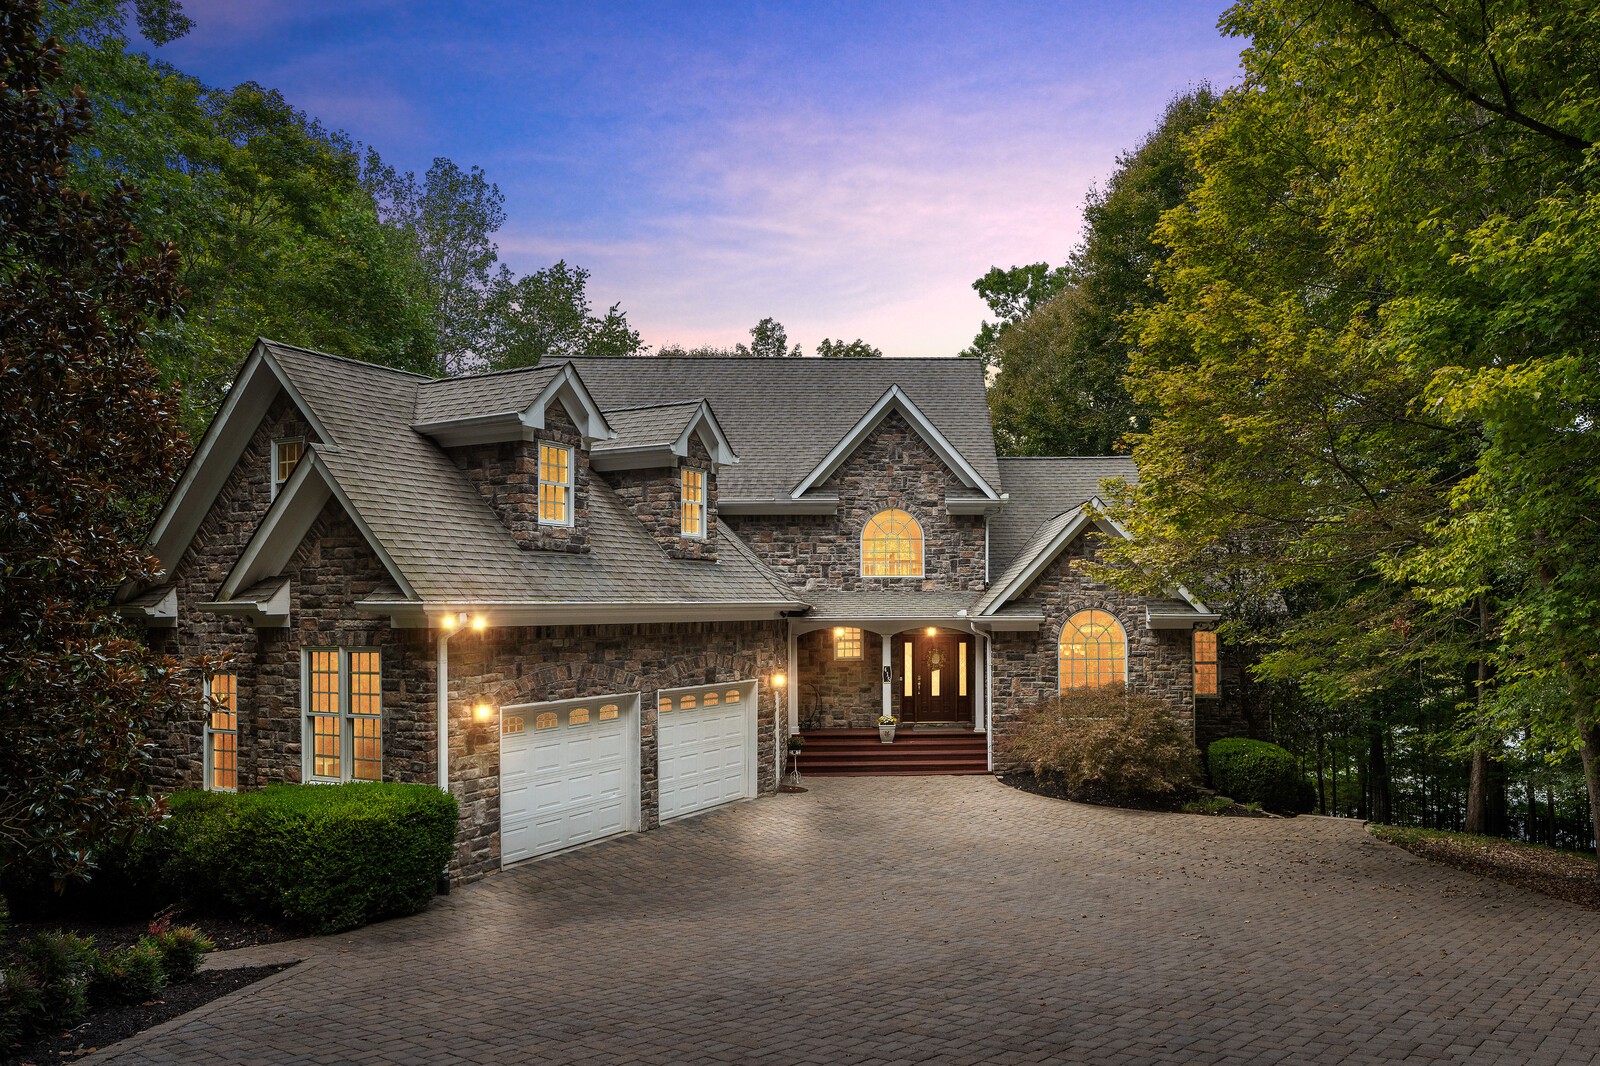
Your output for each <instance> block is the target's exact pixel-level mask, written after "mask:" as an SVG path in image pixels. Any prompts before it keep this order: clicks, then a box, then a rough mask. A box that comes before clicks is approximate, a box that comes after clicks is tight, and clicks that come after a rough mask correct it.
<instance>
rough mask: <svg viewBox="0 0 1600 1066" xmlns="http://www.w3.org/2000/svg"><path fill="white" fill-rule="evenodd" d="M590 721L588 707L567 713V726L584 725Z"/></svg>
mask: <svg viewBox="0 0 1600 1066" xmlns="http://www.w3.org/2000/svg"><path fill="white" fill-rule="evenodd" d="M588 720H589V708H587V707H578V708H576V709H574V710H571V711H569V712H567V724H568V725H583V724H584V723H585V722H587V721H588Z"/></svg>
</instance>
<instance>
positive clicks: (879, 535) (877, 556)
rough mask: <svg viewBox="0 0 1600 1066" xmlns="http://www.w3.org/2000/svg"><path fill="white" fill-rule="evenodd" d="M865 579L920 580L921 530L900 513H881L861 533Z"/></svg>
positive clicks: (914, 520) (903, 513)
mask: <svg viewBox="0 0 1600 1066" xmlns="http://www.w3.org/2000/svg"><path fill="white" fill-rule="evenodd" d="M861 574H862V576H863V577H921V576H922V527H921V526H920V525H918V524H917V520H916V519H915V518H912V517H911V516H910V515H909V514H907V513H906V512H904V511H900V510H888V511H880V512H878V513H877V514H875V515H873V516H872V518H871V520H870V521H868V522H867V524H866V527H865V528H864V529H862V531H861Z"/></svg>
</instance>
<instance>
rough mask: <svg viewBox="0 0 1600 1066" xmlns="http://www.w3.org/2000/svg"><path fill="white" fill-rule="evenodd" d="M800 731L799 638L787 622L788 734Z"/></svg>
mask: <svg viewBox="0 0 1600 1066" xmlns="http://www.w3.org/2000/svg"><path fill="white" fill-rule="evenodd" d="M798 732H800V638H799V636H797V635H796V634H795V631H794V623H793V622H790V623H789V735H790V736H793V735H794V734H796V733H798Z"/></svg>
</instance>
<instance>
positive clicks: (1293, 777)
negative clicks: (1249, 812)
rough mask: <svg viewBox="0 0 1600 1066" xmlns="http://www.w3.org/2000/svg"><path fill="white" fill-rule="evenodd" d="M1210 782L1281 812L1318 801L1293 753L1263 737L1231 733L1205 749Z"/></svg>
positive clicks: (1295, 810)
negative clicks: (1247, 737) (1239, 735)
mask: <svg viewBox="0 0 1600 1066" xmlns="http://www.w3.org/2000/svg"><path fill="white" fill-rule="evenodd" d="M1206 767H1207V769H1208V770H1210V772H1211V783H1212V784H1213V785H1214V786H1216V788H1217V790H1218V791H1219V792H1223V793H1226V794H1227V795H1229V796H1232V797H1233V798H1234V799H1236V800H1238V801H1239V802H1241V803H1259V804H1261V805H1262V806H1263V807H1265V808H1266V809H1267V810H1269V811H1277V812H1279V813H1281V814H1304V813H1306V812H1307V811H1309V810H1311V808H1312V807H1313V806H1315V804H1316V795H1315V790H1314V789H1312V788H1311V786H1310V785H1309V784H1307V783H1306V779H1305V775H1304V774H1302V773H1301V772H1300V764H1299V763H1298V762H1296V761H1295V758H1294V756H1293V755H1290V754H1289V753H1288V752H1287V751H1284V750H1283V749H1282V748H1280V747H1278V745H1276V744H1269V743H1267V742H1266V741H1263V740H1249V739H1246V738H1244V737H1228V738H1227V739H1225V740H1216V741H1212V743H1211V747H1209V748H1208V749H1206Z"/></svg>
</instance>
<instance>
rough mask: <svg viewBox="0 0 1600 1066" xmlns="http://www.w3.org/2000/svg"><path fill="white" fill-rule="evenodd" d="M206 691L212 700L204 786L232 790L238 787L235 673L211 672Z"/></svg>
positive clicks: (237, 719) (237, 723)
mask: <svg viewBox="0 0 1600 1066" xmlns="http://www.w3.org/2000/svg"><path fill="white" fill-rule="evenodd" d="M206 695H207V696H208V697H209V698H210V700H211V713H210V715H209V716H208V717H207V719H206V787H207V788H211V789H216V790H218V791H221V792H232V791H234V790H235V789H237V788H238V787H239V678H238V675H236V674H213V675H211V679H210V681H208V682H207V683H206Z"/></svg>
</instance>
